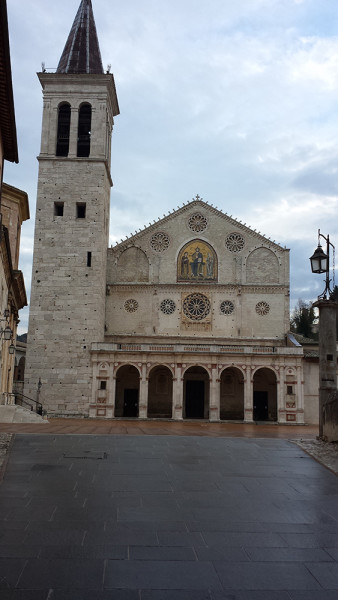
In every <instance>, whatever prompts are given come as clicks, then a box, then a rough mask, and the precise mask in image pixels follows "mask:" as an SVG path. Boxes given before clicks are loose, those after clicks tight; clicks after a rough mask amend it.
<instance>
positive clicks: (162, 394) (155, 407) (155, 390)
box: [148, 365, 173, 419]
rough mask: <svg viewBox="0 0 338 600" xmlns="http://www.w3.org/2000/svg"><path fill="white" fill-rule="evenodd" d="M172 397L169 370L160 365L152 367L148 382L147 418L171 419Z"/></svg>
mask: <svg viewBox="0 0 338 600" xmlns="http://www.w3.org/2000/svg"><path fill="white" fill-rule="evenodd" d="M172 395H173V376H172V373H171V371H170V369H168V367H165V366H162V365H159V366H157V367H154V368H153V369H152V370H151V371H150V374H149V381H148V417H149V418H150V419H156V418H159V419H161V418H162V419H171V417H172Z"/></svg>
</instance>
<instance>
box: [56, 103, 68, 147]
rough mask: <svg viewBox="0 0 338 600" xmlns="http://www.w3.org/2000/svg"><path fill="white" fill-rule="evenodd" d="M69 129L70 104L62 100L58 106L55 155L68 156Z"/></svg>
mask: <svg viewBox="0 0 338 600" xmlns="http://www.w3.org/2000/svg"><path fill="white" fill-rule="evenodd" d="M69 129H70V104H68V103H67V102H64V103H63V104H60V106H59V112H58V132H57V142H56V156H68V151H69Z"/></svg>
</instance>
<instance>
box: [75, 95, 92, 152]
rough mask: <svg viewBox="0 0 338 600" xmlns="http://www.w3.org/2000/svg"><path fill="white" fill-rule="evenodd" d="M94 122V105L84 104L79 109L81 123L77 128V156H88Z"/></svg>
mask: <svg viewBox="0 0 338 600" xmlns="http://www.w3.org/2000/svg"><path fill="white" fill-rule="evenodd" d="M91 124H92V107H91V105H90V104H87V103H86V104H82V105H81V106H80V110H79V125H78V130H77V156H80V157H84V158H85V157H87V156H89V154H90V133H91Z"/></svg>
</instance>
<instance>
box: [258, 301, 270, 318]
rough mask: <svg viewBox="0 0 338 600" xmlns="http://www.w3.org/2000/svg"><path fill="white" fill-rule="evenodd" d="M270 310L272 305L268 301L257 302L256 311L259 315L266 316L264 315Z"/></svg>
mask: <svg viewBox="0 0 338 600" xmlns="http://www.w3.org/2000/svg"><path fill="white" fill-rule="evenodd" d="M269 310H270V306H269V305H268V303H267V302H263V301H262V302H257V304H256V313H257V314H258V315H260V316H261V317H264V315H267V314H268V312H269Z"/></svg>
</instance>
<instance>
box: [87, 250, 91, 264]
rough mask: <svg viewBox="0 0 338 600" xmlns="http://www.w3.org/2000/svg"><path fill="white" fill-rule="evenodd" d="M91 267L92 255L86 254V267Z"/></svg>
mask: <svg viewBox="0 0 338 600" xmlns="http://www.w3.org/2000/svg"><path fill="white" fill-rule="evenodd" d="M91 266H92V253H91V252H87V267H91Z"/></svg>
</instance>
